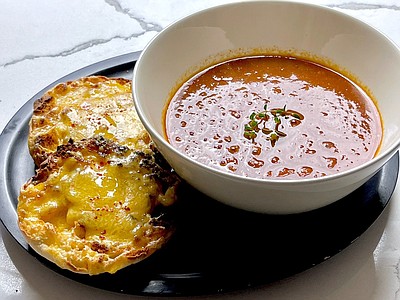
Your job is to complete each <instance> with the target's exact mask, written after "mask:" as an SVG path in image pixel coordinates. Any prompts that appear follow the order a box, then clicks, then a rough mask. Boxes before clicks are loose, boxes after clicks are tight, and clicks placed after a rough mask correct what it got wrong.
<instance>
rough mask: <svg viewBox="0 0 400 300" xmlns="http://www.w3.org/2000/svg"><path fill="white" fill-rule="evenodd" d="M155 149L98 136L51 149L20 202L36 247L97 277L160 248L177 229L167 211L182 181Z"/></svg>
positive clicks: (62, 264)
mask: <svg viewBox="0 0 400 300" xmlns="http://www.w3.org/2000/svg"><path fill="white" fill-rule="evenodd" d="M148 148H149V149H150V152H149V151H147V152H146V153H145V152H143V151H138V150H133V149H131V148H129V147H127V146H122V145H120V144H118V143H116V142H113V141H110V140H107V139H105V138H103V137H95V138H90V139H85V140H82V141H79V142H72V141H70V142H69V143H67V144H65V145H61V146H59V147H58V149H57V150H56V151H54V152H53V153H49V154H47V159H46V160H45V161H44V162H43V163H42V164H41V166H40V167H39V168H38V169H37V173H36V175H35V176H34V177H33V178H32V179H31V180H29V181H28V182H27V183H26V184H25V185H24V186H23V187H22V188H21V192H20V196H19V202H18V207H17V213H18V220H19V226H20V229H21V231H22V232H23V234H24V235H25V237H26V239H27V241H28V242H29V244H30V245H31V247H32V248H33V249H34V250H35V251H36V252H38V253H39V254H41V255H42V256H44V257H46V258H47V259H49V260H50V261H52V262H54V263H56V264H57V265H58V266H59V267H61V268H65V269H69V270H71V271H73V272H77V273H84V274H90V275H94V274H100V273H104V272H108V273H114V272H116V271H118V270H120V269H121V268H123V267H126V266H128V265H131V264H134V263H137V262H139V261H141V260H143V259H144V258H147V257H148V256H150V255H151V254H152V253H153V252H155V251H156V250H157V249H159V248H160V247H161V246H162V245H163V244H164V243H165V242H166V241H167V240H168V238H169V237H170V236H171V234H172V232H173V226H171V224H170V223H169V222H168V221H166V219H165V214H164V212H165V210H166V206H168V205H170V204H171V203H174V201H175V197H176V188H177V185H178V183H179V179H178V178H177V177H176V175H175V174H174V173H171V171H170V169H168V167H164V166H166V164H164V163H165V162H164V161H163V160H162V157H161V156H160V155H159V154H158V152H157V150H156V149H154V148H152V147H151V145H150V146H148ZM149 153H152V154H149Z"/></svg>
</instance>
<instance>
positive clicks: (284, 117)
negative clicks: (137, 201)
mask: <svg viewBox="0 0 400 300" xmlns="http://www.w3.org/2000/svg"><path fill="white" fill-rule="evenodd" d="M165 131H166V135H167V138H168V141H169V142H170V144H171V145H172V146H173V147H175V148H176V149H177V150H179V151H181V152H183V153H184V154H186V155H187V156H189V157H190V158H192V159H194V160H196V161H198V162H200V163H202V164H205V165H208V166H210V167H213V168H217V169H220V170H223V171H226V172H230V173H234V174H237V175H241V176H246V177H253V178H263V179H265V178H269V179H299V178H317V177H323V176H326V175H330V174H334V173H337V172H342V171H345V170H348V169H350V168H354V167H355V166H358V165H360V164H362V163H364V162H366V161H368V160H370V159H372V158H373V157H374V156H375V154H376V152H377V151H378V148H379V145H380V142H381V138H382V124H381V118H380V114H379V111H378V109H377V107H376V106H375V103H374V102H373V101H372V99H371V98H370V97H369V96H368V94H367V93H366V92H365V91H364V90H362V89H361V88H360V87H359V86H357V85H356V84H354V83H353V82H352V81H351V80H349V79H348V78H346V77H345V76H343V75H341V74H339V73H338V72H336V71H334V70H332V69H330V68H328V67H325V66H322V65H320V64H317V63H314V62H312V61H307V60H302V59H298V58H293V57H283V56H251V57H243V58H237V59H232V60H229V61H226V62H222V63H219V64H217V65H214V66H212V67H209V68H207V69H205V70H203V71H202V72H200V73H198V74H197V75H195V76H194V77H192V78H191V79H189V80H188V81H187V82H185V83H184V84H183V85H182V86H181V87H180V88H179V89H178V90H177V92H176V93H175V95H174V96H173V97H172V99H171V100H170V102H169V104H168V107H167V109H166V114H165Z"/></svg>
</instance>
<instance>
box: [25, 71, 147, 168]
mask: <svg viewBox="0 0 400 300" xmlns="http://www.w3.org/2000/svg"><path fill="white" fill-rule="evenodd" d="M99 135H100V136H103V137H104V138H106V139H110V140H113V141H115V142H117V143H119V144H121V145H124V146H128V147H130V148H132V149H136V150H139V151H144V150H145V149H147V145H148V143H149V142H150V137H149V135H148V133H147V132H146V130H145V129H144V127H143V125H142V123H141V122H140V120H139V118H138V116H137V114H136V110H135V108H134V104H133V100H132V84H131V81H130V80H128V79H123V78H108V77H104V76H91V77H84V78H81V79H78V80H75V81H69V82H66V83H61V84H58V85H57V86H55V87H54V88H52V89H51V90H49V91H48V92H46V93H45V94H44V95H43V97H41V98H40V99H38V100H36V101H35V103H34V110H33V115H32V118H31V121H30V131H29V136H28V146H29V151H30V153H31V155H32V157H33V160H34V162H35V164H36V165H37V166H39V165H40V164H41V163H42V162H43V161H44V160H45V159H46V158H47V156H48V154H49V153H51V152H54V151H55V150H56V149H57V147H58V146H59V145H63V144H67V143H68V141H69V140H71V139H72V140H73V141H80V140H82V139H87V138H91V137H93V136H99Z"/></svg>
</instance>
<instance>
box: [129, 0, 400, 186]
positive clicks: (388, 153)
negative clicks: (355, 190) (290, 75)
mask: <svg viewBox="0 0 400 300" xmlns="http://www.w3.org/2000/svg"><path fill="white" fill-rule="evenodd" d="M257 4H261V5H266V4H267V5H268V4H271V5H295V6H296V5H297V6H302V7H308V8H313V9H318V10H321V11H326V12H329V13H331V14H333V15H336V16H338V17H340V18H344V19H347V20H349V21H350V22H354V23H356V24H357V25H358V26H363V27H365V28H366V29H368V30H370V31H371V32H373V33H374V34H376V35H379V36H381V37H382V38H383V40H385V41H386V42H387V44H388V46H391V47H392V48H394V50H395V51H397V52H398V54H399V56H400V46H399V45H397V44H396V43H394V42H393V41H392V40H391V39H390V38H389V37H388V36H387V35H386V34H384V33H383V32H381V31H380V30H378V29H377V28H375V27H374V26H372V25H370V24H368V23H367V22H364V21H362V20H360V19H358V18H356V17H353V16H351V15H349V14H346V13H344V12H341V11H338V10H337V9H335V8H333V7H329V6H325V5H322V4H316V3H307V2H303V1H297V0H249V1H233V2H230V3H223V4H218V5H214V6H211V7H208V8H204V9H201V10H199V11H196V12H193V13H190V14H187V15H185V16H183V17H181V18H178V19H177V20H175V21H174V22H172V23H170V24H169V25H167V26H166V27H165V28H164V29H162V30H161V31H160V32H159V33H158V34H156V35H155V36H154V37H153V38H152V39H150V41H149V42H148V43H147V44H146V46H145V47H144V49H143V51H142V52H141V54H140V56H139V58H138V60H137V61H136V64H135V68H134V70H133V86H132V87H133V88H132V93H133V101H134V105H135V108H136V111H137V114H138V116H139V118H140V119H141V121H142V123H143V125H144V126H145V128H146V129H147V130H148V131H149V133H150V136H155V137H156V138H157V140H158V141H155V143H156V144H157V142H160V143H162V146H164V147H165V148H168V150H169V151H172V152H173V153H174V155H177V156H179V157H180V158H181V159H183V160H185V161H187V162H189V163H190V164H194V165H196V166H197V167H199V168H201V169H203V170H205V171H207V172H210V173H216V174H217V175H219V176H220V177H224V178H225V177H229V178H231V179H235V180H239V181H247V182H250V183H256V184H257V183H258V184H259V183H264V184H266V183H269V184H274V185H279V186H280V185H292V186H296V185H300V184H303V185H304V184H317V183H322V182H327V181H333V180H337V179H341V178H344V177H348V176H351V175H353V174H355V173H358V172H359V171H360V170H362V169H367V168H369V167H370V166H371V165H373V164H375V163H381V164H382V165H383V164H384V163H385V162H386V161H388V160H389V159H390V158H391V157H392V156H393V155H394V154H395V153H396V151H397V150H398V149H399V148H400V138H398V139H397V141H395V142H394V143H393V144H392V145H391V146H390V147H388V148H387V149H386V150H384V151H380V150H378V153H377V154H376V155H375V156H374V157H373V158H372V159H370V160H369V161H367V162H364V163H363V164H361V165H358V166H355V167H353V168H350V169H348V170H345V171H340V172H338V173H335V174H330V175H327V176H323V177H318V178H299V179H285V178H282V179H276V178H271V179H270V178H255V177H246V176H243V175H238V174H234V173H229V172H227V171H224V170H220V169H217V168H214V167H211V166H208V165H205V164H203V163H200V162H198V161H197V160H195V159H193V158H191V157H189V156H187V155H186V154H184V153H181V152H180V151H178V150H177V149H175V148H174V147H173V146H172V145H171V144H170V143H169V142H168V141H167V139H166V137H165V136H164V135H162V134H159V133H158V131H157V130H156V129H154V127H153V125H152V124H151V122H150V121H149V119H148V118H147V117H146V115H145V113H144V112H143V110H142V105H141V102H140V101H139V100H138V99H139V98H140V97H139V95H138V94H137V89H136V86H137V78H138V77H139V76H138V74H139V70H140V69H141V65H142V61H143V60H144V59H145V57H146V56H147V51H148V49H150V48H151V47H152V46H153V44H154V43H155V41H157V40H158V39H159V37H160V36H162V35H164V34H166V33H168V32H169V31H172V30H174V27H176V26H179V25H180V24H182V23H184V22H185V21H187V20H190V19H191V18H192V17H194V16H199V15H201V14H207V13H208V12H209V11H214V10H219V9H224V8H225V7H233V6H243V5H257ZM188 67H189V66H188ZM378 108H379V107H378ZM163 109H164V108H163ZM384 126H385V125H384V123H383V128H384ZM382 139H383V137H382ZM379 169H380V168H378V169H377V170H376V172H377V171H378V170H379ZM370 175H371V176H372V175H373V173H371V174H370Z"/></svg>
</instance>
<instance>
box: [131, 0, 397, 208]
mask: <svg viewBox="0 0 400 300" xmlns="http://www.w3.org/2000/svg"><path fill="white" fill-rule="evenodd" d="M398 82H400V50H399V48H398V47H397V46H396V45H395V44H394V43H393V42H392V41H390V40H389V39H388V38H387V37H385V36H384V35H383V34H382V33H380V32H379V31H378V30H376V29H374V28H373V27H371V26H369V25H367V24H365V23H363V22H361V21H360V20H358V19H355V18H353V17H351V16H349V15H346V14H344V13H341V12H338V11H336V10H334V9H331V8H327V7H324V6H319V5H312V4H305V3H299V2H286V1H285V2H283V1H246V2H238V3H230V4H225V5H220V6H215V7H212V8H209V9H205V10H202V11H199V12H196V13H194V14H192V15H189V16H187V17H184V18H182V19H180V20H178V21H176V22H175V23H173V24H171V25H170V26H168V27H166V28H165V29H164V30H163V31H161V32H160V33H159V34H158V35H157V36H156V37H155V38H154V39H153V40H151V41H150V43H149V44H148V45H147V46H146V47H145V49H144V51H143V52H142V54H141V56H140V58H139V60H138V61H137V63H136V66H135V70H134V76H133V96H134V101H135V105H136V109H137V112H138V115H139V117H140V119H141V120H142V122H143V124H144V126H145V127H146V129H147V130H148V132H149V133H150V136H151V137H152V139H153V141H154V143H155V144H156V146H157V147H158V149H159V150H160V152H161V153H162V154H163V156H164V157H165V158H166V160H167V161H168V162H169V163H170V165H171V166H172V168H173V169H174V170H175V171H176V172H177V174H178V175H179V176H180V177H181V178H182V179H183V180H185V181H186V182H188V183H189V184H190V185H192V186H193V187H194V188H196V189H198V190H199V191H201V192H202V193H204V194H205V195H207V196H209V197H211V198H213V199H215V200H217V201H220V202H222V203H224V204H227V205H230V206H233V207H236V208H239V209H244V210H248V211H253V212H259V213H268V214H291V213H301V212H305V211H310V210H314V209H318V208H321V207H323V206H326V205H329V204H331V203H333V202H335V201H337V200H339V199H341V198H343V197H345V196H346V195H348V194H350V193H351V192H353V191H354V190H356V189H357V188H359V187H360V186H361V185H362V184H364V183H365V182H366V181H367V180H368V179H370V178H371V177H372V176H373V175H374V174H376V173H377V172H378V171H379V170H380V169H381V167H382V166H383V165H384V164H385V163H386V162H387V161H388V160H389V159H390V158H391V157H392V156H393V155H394V154H395V153H396V152H397V150H398V148H399V145H400V130H399V129H400V118H399V117H398V110H399V106H400V104H399V101H400V100H399V95H400V85H399V84H398ZM188 201H190V199H188Z"/></svg>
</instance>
